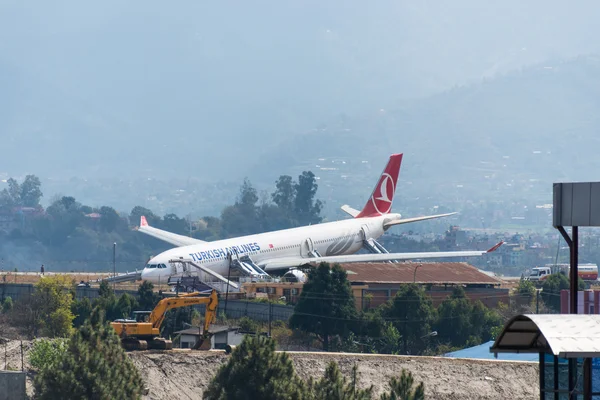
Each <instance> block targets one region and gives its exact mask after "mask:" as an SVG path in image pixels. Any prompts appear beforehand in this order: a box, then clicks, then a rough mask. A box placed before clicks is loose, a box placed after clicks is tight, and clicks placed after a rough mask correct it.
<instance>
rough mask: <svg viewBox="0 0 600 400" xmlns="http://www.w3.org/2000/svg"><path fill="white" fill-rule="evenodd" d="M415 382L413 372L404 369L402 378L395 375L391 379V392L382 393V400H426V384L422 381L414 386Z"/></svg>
mask: <svg viewBox="0 0 600 400" xmlns="http://www.w3.org/2000/svg"><path fill="white" fill-rule="evenodd" d="M414 384H415V380H414V378H413V376H412V374H411V373H410V372H408V371H407V370H405V369H403V370H402V375H400V379H397V378H395V377H394V378H392V379H391V380H390V382H389V386H390V392H389V393H384V394H382V395H381V400H424V399H425V385H424V384H423V382H421V383H419V384H418V385H417V387H413V386H414Z"/></svg>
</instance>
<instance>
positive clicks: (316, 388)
mask: <svg viewBox="0 0 600 400" xmlns="http://www.w3.org/2000/svg"><path fill="white" fill-rule="evenodd" d="M304 398H305V400H312V399H314V400H321V399H327V400H371V399H372V398H373V386H372V385H371V386H370V387H368V388H366V389H361V388H360V387H359V381H358V367H357V366H356V364H355V365H354V366H353V367H352V375H351V377H350V380H349V381H348V380H347V379H346V378H345V377H344V376H342V373H341V371H340V368H339V367H338V364H337V363H336V362H335V361H332V362H330V363H329V365H328V366H327V368H326V369H325V375H324V376H323V377H322V378H321V379H320V380H318V381H316V382H315V381H313V380H311V381H309V384H308V389H307V394H306V395H305V397H304Z"/></svg>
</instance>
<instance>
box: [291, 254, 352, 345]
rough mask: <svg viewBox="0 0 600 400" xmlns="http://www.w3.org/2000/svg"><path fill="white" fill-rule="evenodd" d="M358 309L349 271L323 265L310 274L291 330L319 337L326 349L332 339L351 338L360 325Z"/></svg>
mask: <svg viewBox="0 0 600 400" xmlns="http://www.w3.org/2000/svg"><path fill="white" fill-rule="evenodd" d="M356 317H357V313H356V306H355V303H354V295H353V294H352V288H351V287H350V282H348V278H347V276H346V271H344V270H343V269H342V267H340V265H339V264H334V265H333V267H331V268H330V267H329V264H327V263H321V264H320V265H319V266H318V267H317V268H311V269H310V271H309V272H308V280H307V282H306V283H305V284H304V288H303V289H302V292H301V293H300V299H299V300H298V303H297V304H296V306H295V307H294V314H292V316H291V318H290V327H291V328H294V329H295V328H297V329H300V330H303V331H305V332H308V333H313V334H315V335H317V337H318V338H319V340H320V341H321V342H322V343H323V350H325V351H328V350H329V337H330V336H333V335H340V336H341V337H342V338H344V337H347V335H348V334H349V333H350V331H351V330H352V328H354V327H355V326H356V324H357V318H356Z"/></svg>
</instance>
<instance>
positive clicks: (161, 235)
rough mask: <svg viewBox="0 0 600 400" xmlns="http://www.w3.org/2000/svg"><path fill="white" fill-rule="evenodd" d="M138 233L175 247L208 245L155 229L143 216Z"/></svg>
mask: <svg viewBox="0 0 600 400" xmlns="http://www.w3.org/2000/svg"><path fill="white" fill-rule="evenodd" d="M138 231H140V232H142V233H145V234H146V235H149V236H152V237H155V238H157V239H160V240H162V241H164V242H167V243H171V244H174V245H175V246H178V247H180V246H189V245H192V244H199V243H206V242H204V241H202V240H198V239H194V238H191V237H188V236H183V235H178V234H176V233H171V232H167V231H163V230H162V229H158V228H154V227H152V226H150V225H148V221H146V217H144V216H143V215H142V217H141V218H140V227H139V228H138Z"/></svg>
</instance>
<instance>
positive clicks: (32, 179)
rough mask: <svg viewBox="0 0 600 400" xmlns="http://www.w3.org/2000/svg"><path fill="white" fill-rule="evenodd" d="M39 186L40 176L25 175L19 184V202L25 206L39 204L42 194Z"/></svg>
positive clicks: (40, 185) (40, 184)
mask: <svg viewBox="0 0 600 400" xmlns="http://www.w3.org/2000/svg"><path fill="white" fill-rule="evenodd" d="M41 187H42V183H41V182H40V178H38V177H37V176H35V175H27V176H26V177H25V180H24V181H23V183H22V184H21V193H20V198H21V204H22V205H23V206H25V207H37V206H39V205H40V199H41V198H42V196H43V193H42V190H41Z"/></svg>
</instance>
